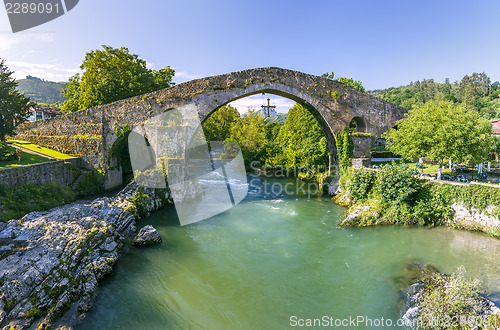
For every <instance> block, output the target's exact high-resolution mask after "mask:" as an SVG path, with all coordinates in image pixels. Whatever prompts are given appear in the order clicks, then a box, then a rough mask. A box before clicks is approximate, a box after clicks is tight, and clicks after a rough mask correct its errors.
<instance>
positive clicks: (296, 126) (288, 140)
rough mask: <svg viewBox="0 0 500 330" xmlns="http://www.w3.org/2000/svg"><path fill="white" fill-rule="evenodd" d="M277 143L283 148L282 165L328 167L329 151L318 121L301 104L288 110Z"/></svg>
mask: <svg viewBox="0 0 500 330" xmlns="http://www.w3.org/2000/svg"><path fill="white" fill-rule="evenodd" d="M278 143H279V144H280V145H281V147H282V148H283V155H282V157H283V158H282V160H283V163H284V164H282V165H289V166H295V167H298V166H306V167H312V168H313V169H314V167H315V166H325V168H327V167H328V161H329V152H328V144H327V142H326V138H325V135H324V133H323V131H322V130H321V127H320V126H319V124H318V121H317V120H316V118H314V116H313V115H312V114H311V112H310V111H309V110H308V109H307V108H305V107H304V106H302V105H301V104H298V103H297V104H295V106H294V107H293V108H292V109H290V110H289V112H288V117H287V118H286V121H285V123H284V124H283V126H282V127H281V128H280V131H279V134H278Z"/></svg>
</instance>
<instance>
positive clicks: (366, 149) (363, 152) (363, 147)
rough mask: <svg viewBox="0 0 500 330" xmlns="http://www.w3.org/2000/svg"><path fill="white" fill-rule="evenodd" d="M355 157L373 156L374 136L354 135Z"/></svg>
mask: <svg viewBox="0 0 500 330" xmlns="http://www.w3.org/2000/svg"><path fill="white" fill-rule="evenodd" d="M352 142H353V144H354V150H353V155H352V156H353V158H371V152H372V144H373V142H372V138H371V137H370V136H353V137H352Z"/></svg>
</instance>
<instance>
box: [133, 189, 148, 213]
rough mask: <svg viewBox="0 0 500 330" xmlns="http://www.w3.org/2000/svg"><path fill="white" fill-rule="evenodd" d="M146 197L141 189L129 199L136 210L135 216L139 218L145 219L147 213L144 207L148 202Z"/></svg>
mask: <svg viewBox="0 0 500 330" xmlns="http://www.w3.org/2000/svg"><path fill="white" fill-rule="evenodd" d="M148 197H149V196H148V195H146V194H145V193H144V191H143V190H142V188H141V189H140V190H138V191H136V192H135V193H134V195H133V196H132V197H131V198H130V202H131V203H132V204H134V206H135V209H136V210H137V215H138V216H139V217H141V218H142V217H145V216H147V214H148V211H147V209H146V207H145V205H146V203H147V201H148Z"/></svg>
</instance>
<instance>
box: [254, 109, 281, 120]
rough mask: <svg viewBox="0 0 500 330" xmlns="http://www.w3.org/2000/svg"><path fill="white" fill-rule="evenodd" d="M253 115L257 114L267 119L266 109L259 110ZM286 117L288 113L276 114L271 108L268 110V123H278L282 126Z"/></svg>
mask: <svg viewBox="0 0 500 330" xmlns="http://www.w3.org/2000/svg"><path fill="white" fill-rule="evenodd" d="M255 113H258V114H259V115H261V116H264V117H267V109H259V110H257V111H255ZM286 117H288V113H280V112H276V109H272V108H271V109H269V119H268V121H269V122H271V123H274V122H279V123H282V124H284V123H285V120H286Z"/></svg>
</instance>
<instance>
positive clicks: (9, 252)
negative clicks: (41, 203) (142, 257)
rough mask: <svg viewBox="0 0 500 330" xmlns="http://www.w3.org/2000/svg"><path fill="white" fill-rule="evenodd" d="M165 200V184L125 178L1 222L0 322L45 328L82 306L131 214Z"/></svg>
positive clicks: (123, 237) (125, 238)
mask: <svg viewBox="0 0 500 330" xmlns="http://www.w3.org/2000/svg"><path fill="white" fill-rule="evenodd" d="M169 203H170V195H169V192H168V191H167V190H166V189H148V188H142V187H139V186H137V184H135V182H132V183H130V184H129V185H128V186H126V187H125V188H124V189H123V190H122V191H121V192H120V193H119V194H117V195H116V196H115V197H111V198H108V197H104V198H98V199H96V200H94V201H92V202H91V203H88V204H70V205H65V206H61V207H58V208H55V209H53V210H50V211H46V212H32V213H29V214H27V215H26V216H24V217H23V218H21V219H20V220H10V221H8V222H7V223H0V252H1V254H0V327H2V328H3V327H7V328H8V329H10V328H15V329H26V328H28V327H30V326H32V325H35V326H36V328H37V329H45V328H50V327H51V326H52V325H53V324H54V322H55V321H57V320H58V319H59V318H61V317H63V316H64V315H66V314H67V312H68V311H69V310H73V311H76V314H77V315H79V314H84V313H86V312H87V311H88V310H90V308H91V307H92V301H93V299H94V298H95V295H96V291H97V287H98V282H99V281H100V280H102V279H103V278H105V277H106V276H107V275H108V274H109V273H110V272H111V271H112V269H113V266H114V265H115V263H116V261H117V260H118V257H119V254H118V252H119V250H120V248H121V247H123V246H125V245H128V244H129V242H130V238H132V237H133V236H134V235H135V234H136V221H137V220H138V219H140V218H141V217H144V216H147V215H149V213H150V212H152V211H154V210H157V209H159V208H160V207H162V206H163V205H166V204H169Z"/></svg>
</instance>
